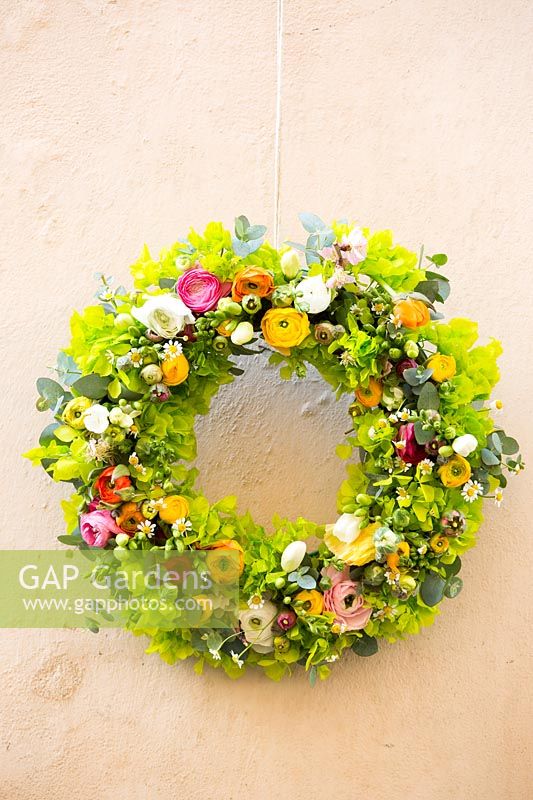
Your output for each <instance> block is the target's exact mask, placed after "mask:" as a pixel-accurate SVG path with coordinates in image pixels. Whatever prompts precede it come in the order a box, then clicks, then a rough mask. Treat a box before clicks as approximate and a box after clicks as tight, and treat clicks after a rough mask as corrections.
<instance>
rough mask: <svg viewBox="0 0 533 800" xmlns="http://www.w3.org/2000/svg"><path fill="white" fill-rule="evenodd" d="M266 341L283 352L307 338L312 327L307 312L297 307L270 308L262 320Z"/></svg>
mask: <svg viewBox="0 0 533 800" xmlns="http://www.w3.org/2000/svg"><path fill="white" fill-rule="evenodd" d="M261 330H262V331H263V337H264V339H265V342H267V344H269V345H270V346H271V347H276V348H277V349H278V350H281V352H287V351H289V352H290V348H291V347H298V345H299V344H301V343H302V342H303V340H304V339H306V338H307V337H308V336H309V334H310V332H311V328H310V326H309V319H308V317H307V314H304V313H303V311H297V310H296V309H295V308H269V310H268V311H267V312H266V314H265V316H264V317H263V319H262V320H261Z"/></svg>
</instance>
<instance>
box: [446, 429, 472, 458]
mask: <svg viewBox="0 0 533 800" xmlns="http://www.w3.org/2000/svg"><path fill="white" fill-rule="evenodd" d="M477 446H478V441H477V439H476V437H475V436H472V434H471V433H465V434H464V436H458V437H457V439H455V441H454V443H453V444H452V447H453V449H454V452H456V453H457V454H458V455H460V456H463V457H464V458H466V457H467V456H469V455H470V453H473V452H474V450H475V449H476V447H477Z"/></svg>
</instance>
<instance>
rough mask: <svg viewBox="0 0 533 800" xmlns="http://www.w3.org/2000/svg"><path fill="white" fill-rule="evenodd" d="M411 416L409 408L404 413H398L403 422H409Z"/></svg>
mask: <svg viewBox="0 0 533 800" xmlns="http://www.w3.org/2000/svg"><path fill="white" fill-rule="evenodd" d="M410 416H411V414H410V412H409V409H407V408H404V409H403V411H398V419H399V420H401V421H402V422H407V420H408V419H409V417H410Z"/></svg>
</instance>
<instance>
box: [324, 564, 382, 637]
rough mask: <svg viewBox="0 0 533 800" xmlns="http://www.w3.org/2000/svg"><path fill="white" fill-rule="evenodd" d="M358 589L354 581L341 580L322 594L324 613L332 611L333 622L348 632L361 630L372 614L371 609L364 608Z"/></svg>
mask: <svg viewBox="0 0 533 800" xmlns="http://www.w3.org/2000/svg"><path fill="white" fill-rule="evenodd" d="M339 574H342V573H339ZM359 588H360V587H359V584H357V583H355V582H354V581H351V580H341V581H338V582H337V583H335V584H334V585H333V586H332V587H331V589H328V590H327V592H325V593H324V609H325V611H333V613H334V614H335V622H337V623H338V624H339V625H343V626H344V627H345V628H346V630H348V631H360V630H362V629H363V628H364V627H365V625H366V624H367V622H368V620H369V619H370V615H371V614H372V609H371V608H369V607H368V606H365V604H364V599H363V596H362V595H361V594H359Z"/></svg>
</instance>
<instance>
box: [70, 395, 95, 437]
mask: <svg viewBox="0 0 533 800" xmlns="http://www.w3.org/2000/svg"><path fill="white" fill-rule="evenodd" d="M92 404H93V401H92V400H89V398H88V397H74V398H73V399H72V400H69V401H68V403H67V405H66V406H65V410H64V411H63V416H62V419H63V422H64V423H65V424H66V425H70V427H71V428H75V430H77V431H81V430H82V429H83V428H84V427H85V424H84V422H83V415H84V413H85V412H86V411H87V409H88V408H90V407H91V406H92Z"/></svg>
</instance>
